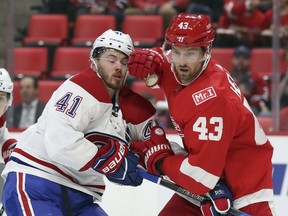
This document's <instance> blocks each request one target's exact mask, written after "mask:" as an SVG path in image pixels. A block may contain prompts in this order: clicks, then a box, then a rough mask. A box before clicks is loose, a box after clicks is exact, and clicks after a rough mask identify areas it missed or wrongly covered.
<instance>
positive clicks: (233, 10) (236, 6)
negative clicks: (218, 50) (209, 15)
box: [219, 0, 265, 29]
mask: <svg viewBox="0 0 288 216" xmlns="http://www.w3.org/2000/svg"><path fill="white" fill-rule="evenodd" d="M245 2H246V1H245V0H226V1H225V4H224V11H223V15H222V16H221V17H220V21H219V26H220V27H221V28H229V27H230V25H237V26H243V27H247V28H256V29H261V28H262V25H263V22H264V19H265V15H264V13H262V12H261V11H260V10H258V9H254V10H253V11H249V10H248V9H247V7H246V3H245Z"/></svg>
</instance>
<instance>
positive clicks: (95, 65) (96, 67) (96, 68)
mask: <svg viewBox="0 0 288 216" xmlns="http://www.w3.org/2000/svg"><path fill="white" fill-rule="evenodd" d="M90 60H91V61H92V62H93V64H94V67H95V70H94V72H95V73H96V74H97V76H98V77H99V78H100V79H102V77H101V75H100V73H99V72H98V66H97V64H96V62H95V60H94V59H93V58H90ZM102 80H103V79H102Z"/></svg>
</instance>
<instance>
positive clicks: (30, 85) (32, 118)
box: [13, 76, 46, 129]
mask: <svg viewBox="0 0 288 216" xmlns="http://www.w3.org/2000/svg"><path fill="white" fill-rule="evenodd" d="M43 90H44V91H45V89H43ZM20 97H21V101H22V102H21V104H16V105H15V107H14V109H13V127H14V128H21V129H26V128H28V127H29V126H31V125H33V124H34V123H36V122H37V119H38V118H39V116H40V115H41V113H42V111H43V109H44V107H45V105H46V103H44V102H41V101H39V100H38V79H37V78H36V77H33V76H24V77H23V78H22V79H21V80H20Z"/></svg>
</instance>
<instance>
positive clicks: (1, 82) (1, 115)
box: [0, 68, 17, 164]
mask: <svg viewBox="0 0 288 216" xmlns="http://www.w3.org/2000/svg"><path fill="white" fill-rule="evenodd" d="M12 101H13V82H12V80H11V78H10V75H9V73H8V71H7V70H6V69H5V68H0V147H1V155H2V157H1V159H0V162H2V163H5V164H6V163H7V161H8V159H9V157H10V155H11V152H12V150H13V148H14V147H15V145H16V143H17V141H16V140H15V139H14V138H12V137H11V136H10V134H9V132H8V129H7V127H6V117H5V112H6V110H7V109H8V107H9V106H11V104H12Z"/></svg>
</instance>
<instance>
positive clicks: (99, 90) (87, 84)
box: [71, 68, 111, 103]
mask: <svg viewBox="0 0 288 216" xmlns="http://www.w3.org/2000/svg"><path fill="white" fill-rule="evenodd" d="M71 82H74V83H76V84H77V85H79V86H81V87H82V88H83V89H85V90H86V91H87V92H89V93H90V94H91V95H93V97H94V98H96V99H97V100H98V101H101V102H104V103H111V99H110V96H109V94H108V90H107V88H106V87H105V85H104V83H103V82H102V80H100V78H99V77H98V76H97V75H96V73H95V72H94V71H93V70H92V69H90V68H89V69H87V70H85V71H82V72H81V73H79V74H77V75H75V76H74V77H72V78H71Z"/></svg>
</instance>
